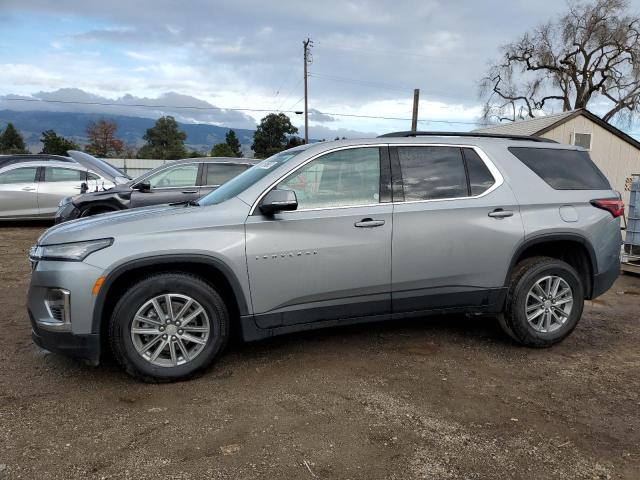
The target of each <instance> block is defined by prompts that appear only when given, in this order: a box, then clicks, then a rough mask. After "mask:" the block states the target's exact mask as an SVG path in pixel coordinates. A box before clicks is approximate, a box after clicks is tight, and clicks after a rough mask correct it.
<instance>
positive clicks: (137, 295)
mask: <svg viewBox="0 0 640 480" xmlns="http://www.w3.org/2000/svg"><path fill="white" fill-rule="evenodd" d="M168 293H174V294H182V295H187V296H188V297H190V298H192V299H194V300H195V301H197V302H198V303H199V304H200V305H201V306H202V307H203V309H204V310H205V312H206V314H207V316H208V318H209V322H210V328H211V332H210V334H209V337H208V340H207V342H206V344H205V346H204V348H203V349H202V351H201V352H200V353H199V354H198V355H197V356H196V357H195V358H194V359H193V360H191V361H189V362H187V363H185V364H182V365H177V366H157V365H154V364H152V363H150V362H149V361H148V360H146V359H144V358H142V356H141V355H140V354H139V353H138V352H137V350H136V348H135V346H134V344H133V340H132V339H131V326H132V323H133V318H134V316H135V315H136V312H137V311H138V309H139V308H140V307H141V306H142V305H144V303H145V302H147V301H148V300H150V299H152V298H154V297H156V296H158V295H162V294H168ZM228 339H229V313H228V310H227V307H226V305H225V303H224V301H223V299H222V297H221V296H220V295H219V294H218V292H217V291H216V289H215V288H214V287H213V286H211V285H209V284H208V283H206V282H204V281H203V280H202V279H200V278H199V277H196V276H194V275H191V274H188V273H159V274H155V275H151V276H149V277H147V278H145V279H144V280H141V281H140V282H138V283H135V284H133V285H132V286H131V287H130V288H128V289H127V291H126V292H125V293H124V295H122V297H121V298H120V300H119V301H118V303H117V304H116V307H115V309H114V311H113V315H112V316H111V320H110V323H109V342H110V344H111V348H112V350H113V354H114V357H115V358H116V360H117V361H118V363H119V364H120V365H121V366H122V368H123V369H124V370H125V371H126V372H127V373H128V374H129V375H131V376H133V377H135V378H137V379H139V380H142V381H144V382H148V383H166V382H174V381H179V380H186V379H189V378H192V377H194V376H195V375H197V374H199V373H201V372H202V371H203V370H204V369H206V368H207V367H208V366H209V365H211V363H212V362H213V361H214V360H215V359H216V357H218V355H220V353H221V352H222V351H223V350H224V348H225V346H226V344H227V341H228Z"/></svg>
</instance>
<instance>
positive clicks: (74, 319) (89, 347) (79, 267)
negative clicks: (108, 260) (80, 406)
mask: <svg viewBox="0 0 640 480" xmlns="http://www.w3.org/2000/svg"><path fill="white" fill-rule="evenodd" d="M101 275H103V270H102V269H99V268H97V267H94V266H92V265H89V264H87V263H84V262H63V261H40V262H38V263H37V264H36V265H35V268H34V270H33V271H32V273H31V284H30V285H29V292H28V295H27V309H28V312H29V318H30V321H31V328H32V338H33V341H34V342H35V343H36V344H38V345H40V346H41V347H43V348H45V349H47V350H49V351H52V352H58V353H63V354H66V355H71V356H74V357H80V358H84V359H87V360H90V361H92V362H97V360H98V359H99V358H100V338H99V337H100V335H99V331H94V330H93V325H92V322H93V311H94V308H95V297H94V295H93V294H92V291H91V290H92V288H93V285H94V284H95V281H96V279H97V278H99V277H100V276H101ZM52 291H55V292H60V291H64V292H65V293H66V294H67V296H66V297H65V298H64V301H57V302H52V300H51V292H52Z"/></svg>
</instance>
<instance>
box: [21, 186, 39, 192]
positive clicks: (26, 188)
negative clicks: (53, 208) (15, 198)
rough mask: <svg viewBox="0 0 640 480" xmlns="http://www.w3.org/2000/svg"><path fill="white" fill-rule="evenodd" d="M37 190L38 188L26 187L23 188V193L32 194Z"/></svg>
mask: <svg viewBox="0 0 640 480" xmlns="http://www.w3.org/2000/svg"><path fill="white" fill-rule="evenodd" d="M35 189H36V187H24V188H22V191H23V192H32V191H34V190H35Z"/></svg>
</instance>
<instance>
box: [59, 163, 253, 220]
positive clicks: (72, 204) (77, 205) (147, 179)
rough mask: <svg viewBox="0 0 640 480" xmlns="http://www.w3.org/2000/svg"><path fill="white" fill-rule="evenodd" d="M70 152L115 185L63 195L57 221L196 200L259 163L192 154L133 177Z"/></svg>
mask: <svg viewBox="0 0 640 480" xmlns="http://www.w3.org/2000/svg"><path fill="white" fill-rule="evenodd" d="M69 156H70V157H71V158H73V159H74V160H75V161H76V162H78V163H80V164H82V165H84V166H86V167H87V168H91V169H92V170H94V171H98V172H100V174H101V175H102V176H103V177H105V178H109V179H110V180H111V181H112V182H113V183H114V184H115V186H114V187H112V188H104V187H102V188H95V189H94V191H86V193H82V194H80V195H76V196H73V197H67V198H64V199H63V200H62V201H61V202H60V205H59V207H58V212H57V213H56V217H55V221H56V223H62V222H66V221H68V220H73V219H76V218H82V217H88V216H91V215H97V214H100V213H107V212H114V211H118V210H125V209H128V208H136V207H146V206H149V205H160V204H164V203H178V202H190V201H195V200H197V199H198V198H200V197H202V196H204V195H206V194H207V193H209V192H211V191H212V190H215V189H216V188H218V187H219V186H220V185H222V184H223V183H225V182H226V181H227V180H230V179H231V178H233V177H235V176H236V175H239V174H240V173H242V172H244V171H245V170H247V169H248V168H251V167H252V166H253V165H255V163H256V161H255V160H253V159H249V158H227V157H201V158H189V159H184V160H174V161H170V162H168V163H166V164H164V165H162V166H160V167H157V168H154V169H153V170H150V171H148V172H146V173H144V174H143V175H140V176H139V177H137V178H134V179H131V178H130V177H128V176H126V174H124V173H123V172H121V171H120V170H118V169H116V168H115V167H113V166H111V165H109V164H108V163H106V162H105V161H103V160H100V159H98V158H95V157H92V156H91V155H88V154H86V153H84V152H76V151H70V152H69ZM89 166H90V167H89ZM85 190H88V187H85Z"/></svg>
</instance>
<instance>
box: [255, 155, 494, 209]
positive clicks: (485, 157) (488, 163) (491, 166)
mask: <svg viewBox="0 0 640 480" xmlns="http://www.w3.org/2000/svg"><path fill="white" fill-rule="evenodd" d="M366 147H372V148H373V147H375V148H380V147H389V148H391V147H454V148H472V149H473V150H475V152H476V153H477V154H478V156H479V157H480V159H481V160H482V161H483V162H484V164H485V165H486V167H487V168H488V169H489V173H491V175H492V176H493V179H494V180H495V182H494V184H493V185H491V186H490V187H489V188H488V189H487V190H485V191H484V192H482V193H481V194H480V195H474V196H471V197H451V198H434V199H429V200H404V201H402V202H395V201H392V202H387V203H368V204H362V205H346V206H341V207H318V208H304V209H300V210H294V211H290V212H283V214H295V213H296V212H316V211H321V210H338V209H344V208H360V207H374V206H378V205H404V204H411V203H426V202H450V201H452V200H474V199H477V198H482V197H484V196H486V195H489V194H490V193H491V192H493V191H494V190H496V189H497V188H499V187H500V186H502V184H503V183H504V177H503V176H502V174H501V173H500V170H498V168H497V167H496V166H495V164H494V163H493V162H492V161H491V159H490V158H489V156H488V155H487V154H486V153H485V152H484V151H483V150H482V149H481V148H480V147H478V146H476V145H468V144H451V143H397V144H394V143H379V144H378V143H377V144H369V145H349V146H346V147H337V148H333V149H331V150H326V151H324V152H321V153H318V154H317V155H314V156H312V157H310V158H308V159H307V160H305V161H304V162H303V163H301V164H300V165H298V166H297V167H296V168H295V169H294V170H290V171H289V172H287V173H285V174H284V175H282V176H281V177H279V178H278V180H276V181H275V182H273V183H272V184H271V185H270V186H269V187H268V188H267V189H266V190H265V191H263V192H262V193H261V194H260V195H259V196H258V199H257V200H256V201H255V202H254V203H253V205H252V206H251V210H250V211H249V216H251V215H253V214H254V212H255V210H256V208H257V206H258V204H259V203H260V202H261V201H262V199H263V198H264V197H265V195H266V194H267V193H268V192H270V191H271V189H272V188H273V187H275V186H276V185H277V184H278V183H280V182H281V181H282V180H283V179H284V178H286V177H287V176H289V175H290V174H292V173H294V172H295V171H297V170H298V169H300V168H302V167H304V166H305V165H306V164H307V163H309V162H311V161H313V160H315V159H316V158H318V157H320V156H322V155H325V154H327V153H332V152H336V151H339V150H348V149H353V148H366ZM465 175H466V174H465Z"/></svg>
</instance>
